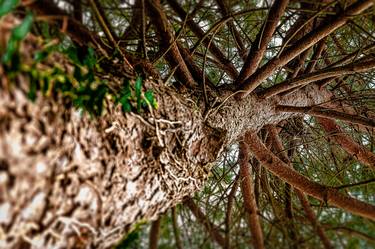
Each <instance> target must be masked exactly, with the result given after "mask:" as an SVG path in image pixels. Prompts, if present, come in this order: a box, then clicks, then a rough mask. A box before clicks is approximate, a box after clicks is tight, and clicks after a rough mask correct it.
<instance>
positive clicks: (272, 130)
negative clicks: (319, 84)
mask: <svg viewBox="0 0 375 249" xmlns="http://www.w3.org/2000/svg"><path fill="white" fill-rule="evenodd" d="M267 130H268V131H269V136H270V139H271V140H272V143H273V146H274V148H275V150H276V151H277V154H276V155H277V156H278V157H279V158H280V159H281V160H282V161H283V162H284V163H286V164H287V165H288V166H289V167H292V165H291V163H290V158H289V156H288V155H287V153H286V150H285V149H284V146H283V144H282V142H281V139H280V137H279V135H278V131H277V129H276V127H275V126H273V125H268V126H267ZM295 192H296V194H297V197H298V199H299V200H300V202H301V204H302V207H303V210H304V211H305V213H306V216H307V218H308V219H309V221H310V222H311V224H312V225H313V227H314V228H315V229H316V232H317V233H318V236H319V237H320V239H321V240H322V242H323V245H324V247H325V248H326V249H331V248H333V247H332V245H331V243H330V241H329V240H328V238H327V236H326V235H325V232H324V230H323V228H322V227H321V225H320V224H319V221H318V220H317V218H316V215H315V213H314V211H313V210H312V209H311V207H310V203H309V201H308V199H307V197H306V195H305V194H304V193H303V192H302V191H300V190H299V189H295Z"/></svg>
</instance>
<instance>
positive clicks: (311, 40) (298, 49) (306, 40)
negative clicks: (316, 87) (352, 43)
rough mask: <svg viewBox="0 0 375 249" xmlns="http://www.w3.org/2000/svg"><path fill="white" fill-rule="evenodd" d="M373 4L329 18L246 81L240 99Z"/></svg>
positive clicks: (359, 4)
mask: <svg viewBox="0 0 375 249" xmlns="http://www.w3.org/2000/svg"><path fill="white" fill-rule="evenodd" d="M372 4H373V1H372V0H360V1H357V2H355V3H354V4H352V5H350V6H349V7H348V8H347V9H346V10H345V11H343V12H342V13H341V14H339V15H337V16H336V17H335V18H334V19H333V20H331V17H329V18H327V19H326V20H325V21H324V22H323V24H322V25H320V26H319V27H318V28H316V29H315V30H314V32H310V33H309V34H307V35H306V36H304V37H302V38H301V39H300V40H298V41H297V42H296V43H295V44H294V45H293V46H291V47H290V48H289V49H287V50H285V51H284V52H283V53H282V54H281V55H280V56H278V57H275V58H273V59H271V60H270V61H269V62H267V64H265V65H264V66H263V67H261V68H260V69H259V70H258V71H256V72H255V73H254V74H253V75H252V76H251V77H249V78H248V79H247V80H245V81H244V82H243V83H242V84H241V85H240V86H239V89H240V90H244V91H245V92H244V93H240V94H239V97H245V96H247V95H248V94H249V93H251V92H252V91H253V90H254V89H255V88H256V87H257V86H259V85H260V84H261V83H262V82H263V81H264V80H265V79H266V78H267V77H269V76H270V75H271V74H272V73H273V72H274V71H275V70H276V69H278V68H280V67H282V66H284V65H286V64H287V63H288V62H289V61H291V60H292V59H293V58H295V57H296V56H298V55H299V54H301V53H302V52H303V51H305V50H306V49H308V48H309V47H311V46H313V45H314V44H316V43H317V42H319V41H320V40H321V39H323V38H324V37H326V36H328V35H329V34H331V33H332V32H334V31H335V30H337V29H338V28H340V27H341V26H343V25H344V24H345V23H346V22H347V21H348V20H349V19H350V18H351V17H352V16H354V15H357V14H360V13H361V12H362V11H364V10H366V9H368V8H369V7H371V6H372Z"/></svg>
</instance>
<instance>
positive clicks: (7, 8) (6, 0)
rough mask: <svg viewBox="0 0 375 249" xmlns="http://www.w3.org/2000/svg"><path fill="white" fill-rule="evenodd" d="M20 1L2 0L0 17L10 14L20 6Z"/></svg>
mask: <svg viewBox="0 0 375 249" xmlns="http://www.w3.org/2000/svg"><path fill="white" fill-rule="evenodd" d="M18 2H19V0H1V2H0V17H2V16H3V15H5V14H8V13H9V12H11V11H12V10H13V9H15V8H16V7H17V5H18Z"/></svg>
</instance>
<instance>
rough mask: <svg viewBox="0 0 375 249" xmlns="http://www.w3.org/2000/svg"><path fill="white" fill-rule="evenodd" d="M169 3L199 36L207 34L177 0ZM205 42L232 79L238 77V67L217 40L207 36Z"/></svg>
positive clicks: (171, 0) (200, 37) (170, 0)
mask: <svg viewBox="0 0 375 249" xmlns="http://www.w3.org/2000/svg"><path fill="white" fill-rule="evenodd" d="M168 4H169V5H170V6H171V7H172V9H173V10H174V11H175V12H176V13H177V14H178V15H179V16H180V18H181V19H182V20H185V19H186V18H188V19H187V20H186V24H187V25H188V27H189V28H190V29H191V31H193V32H194V34H195V35H196V36H197V38H199V39H202V38H203V37H204V35H205V33H204V31H203V30H202V29H201V28H200V27H199V26H198V24H196V23H195V22H194V20H193V19H191V18H189V17H188V16H187V13H186V11H185V10H184V9H183V8H182V7H181V6H180V5H179V3H178V2H177V1H176V0H168ZM202 42H203V44H204V45H205V46H206V47H208V46H209V47H208V49H209V51H210V52H211V53H212V55H213V56H214V57H215V58H216V59H217V60H218V61H219V62H220V63H221V65H222V68H223V69H224V70H225V72H226V73H227V74H228V75H229V77H231V78H232V79H236V77H237V76H238V72H237V69H236V68H235V67H234V66H233V64H232V62H231V61H230V60H228V59H227V58H226V56H225V55H224V54H223V52H221V50H220V49H219V47H218V46H217V45H216V43H215V42H213V41H210V39H208V38H206V39H203V41H202Z"/></svg>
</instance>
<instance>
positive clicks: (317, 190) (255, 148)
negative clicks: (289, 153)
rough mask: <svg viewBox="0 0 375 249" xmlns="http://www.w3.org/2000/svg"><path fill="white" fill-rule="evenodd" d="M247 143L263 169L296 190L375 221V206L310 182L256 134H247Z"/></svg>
mask: <svg viewBox="0 0 375 249" xmlns="http://www.w3.org/2000/svg"><path fill="white" fill-rule="evenodd" d="M246 143H247V144H248V145H249V148H250V150H251V151H252V152H253V154H254V156H255V157H256V158H257V159H258V160H259V162H260V163H261V165H262V166H263V167H265V168H266V169H268V170H269V171H270V172H272V173H273V174H274V175H276V176H278V177H279V178H281V179H282V180H284V181H285V182H287V183H289V184H290V185H291V186H293V187H294V188H297V189H299V190H301V191H302V192H304V193H305V194H308V195H310V196H312V197H315V198H317V199H318V200H321V201H324V202H325V203H327V204H332V205H334V206H336V207H338V208H342V209H343V210H346V211H348V212H351V213H353V214H356V215H359V216H362V217H365V218H368V219H371V220H374V221H375V206H373V205H371V204H368V203H365V202H362V201H359V200H357V199H355V198H353V197H350V196H347V195H344V194H341V193H340V192H339V191H338V190H336V189H334V188H331V187H327V186H324V185H322V184H319V183H316V182H313V181H311V180H309V179H308V178H307V177H305V176H303V175H301V174H300V173H299V172H297V171H295V170H294V169H292V168H291V167H289V165H288V164H286V163H284V162H283V161H282V160H280V159H279V158H278V157H277V156H276V155H274V154H273V153H272V152H271V151H270V150H269V149H268V148H267V147H266V146H265V145H264V144H263V142H262V141H261V140H260V139H259V138H258V136H257V134H256V133H255V132H254V133H250V132H248V133H247V135H246Z"/></svg>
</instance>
